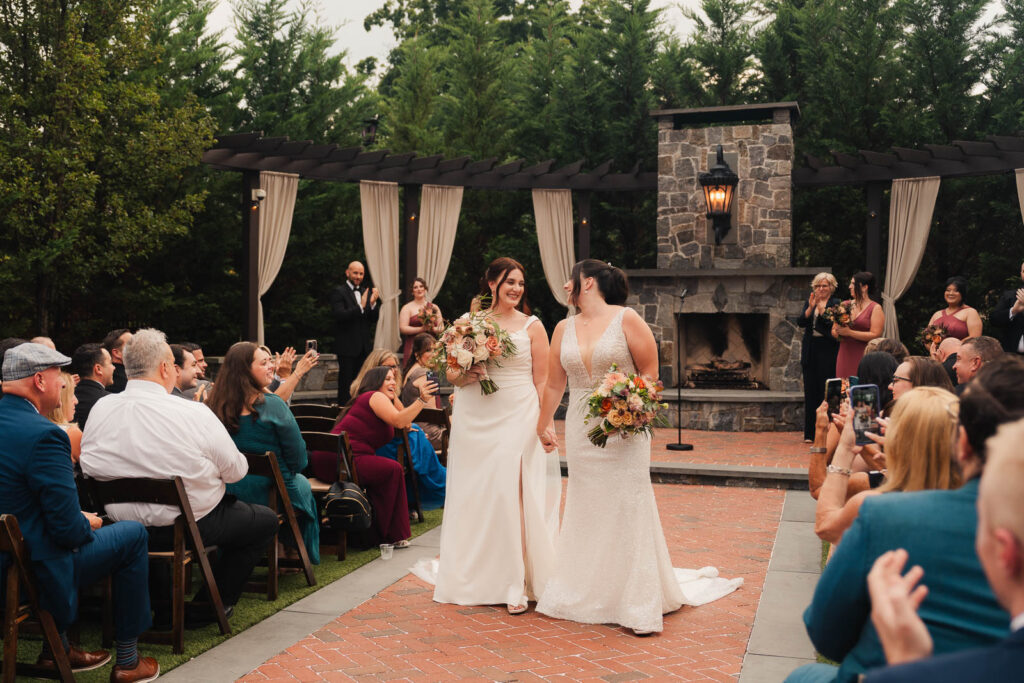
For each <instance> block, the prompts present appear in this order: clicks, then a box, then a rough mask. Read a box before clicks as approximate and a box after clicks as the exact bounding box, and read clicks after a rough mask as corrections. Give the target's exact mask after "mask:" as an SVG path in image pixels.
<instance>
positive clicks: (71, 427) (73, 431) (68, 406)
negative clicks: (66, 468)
mask: <svg viewBox="0 0 1024 683" xmlns="http://www.w3.org/2000/svg"><path fill="white" fill-rule="evenodd" d="M60 374H61V379H63V380H64V388H63V389H61V391H60V403H58V404H57V407H56V408H54V409H53V410H51V411H50V412H49V413H48V414H47V415H46V417H47V418H49V420H50V422H52V423H54V424H55V425H57V426H58V427H60V428H61V429H63V430H64V433H65V434H67V435H68V441H70V442H71V460H72V461H73V462H78V456H80V455H81V454H82V430H81V429H79V428H78V425H77V424H75V405H76V404H77V403H78V399H77V398H75V383H74V381H73V380H72V379H71V375H70V374H68V373H66V372H61V373H60Z"/></svg>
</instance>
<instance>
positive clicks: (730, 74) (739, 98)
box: [685, 0, 754, 106]
mask: <svg viewBox="0 0 1024 683" xmlns="http://www.w3.org/2000/svg"><path fill="white" fill-rule="evenodd" d="M700 7H701V11H700V12H697V11H694V10H686V12H685V15H686V16H687V17H688V18H689V19H690V20H692V21H693V22H694V24H695V30H694V32H693V34H692V35H691V36H690V43H689V52H690V54H692V55H693V59H694V61H696V63H697V64H698V68H699V70H700V71H701V72H703V74H704V82H705V86H704V87H705V98H704V104H705V105H708V106H714V105H725V104H738V103H741V102H745V101H749V99H750V97H751V95H752V94H753V87H752V86H753V83H752V81H753V80H754V79H753V76H754V71H753V66H754V63H753V59H752V52H753V44H754V38H753V29H752V22H751V20H750V19H749V18H748V15H749V14H750V12H751V10H752V8H753V3H751V2H744V1H742V0H701V3H700Z"/></svg>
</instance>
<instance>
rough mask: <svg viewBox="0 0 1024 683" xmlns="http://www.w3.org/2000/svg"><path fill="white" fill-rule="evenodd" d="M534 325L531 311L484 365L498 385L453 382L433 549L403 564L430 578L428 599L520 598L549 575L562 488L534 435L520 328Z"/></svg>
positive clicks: (527, 357)
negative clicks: (440, 517) (497, 359)
mask: <svg viewBox="0 0 1024 683" xmlns="http://www.w3.org/2000/svg"><path fill="white" fill-rule="evenodd" d="M535 324H539V321H538V320H537V318H536V317H534V316H531V317H530V318H529V319H528V320H527V321H526V324H525V325H524V326H523V328H522V329H521V330H518V331H516V332H512V333H510V336H511V338H512V341H513V342H515V344H516V349H517V351H516V354H515V355H514V356H513V357H511V358H506V359H504V360H502V362H501V367H496V366H495V365H494V364H488V368H487V372H488V374H489V375H490V377H491V379H493V380H494V382H495V383H496V384H497V385H498V391H497V392H495V393H493V394H491V395H489V396H484V395H483V394H482V393H481V392H480V385H479V384H477V383H475V382H474V383H472V384H468V385H466V386H464V387H456V389H455V393H454V396H455V407H454V409H453V413H452V433H451V440H450V442H449V444H448V475H447V486H446V491H447V494H446V499H445V507H444V521H443V523H442V525H441V556H440V560H431V561H425V562H420V563H417V565H416V566H414V567H413V568H412V571H413V573H414V574H416V575H417V576H419V577H420V578H422V579H424V580H426V581H428V582H430V583H433V584H434V586H435V588H434V600H435V601H437V602H444V603H454V604H457V605H492V604H502V603H503V604H512V605H520V604H526V601H527V600H528V599H529V600H536V599H537V596H539V595H540V594H541V593H542V592H543V590H544V586H545V584H546V582H547V579H548V577H549V576H550V574H551V569H552V563H553V562H554V552H555V551H554V539H555V536H556V534H557V533H558V504H559V498H560V496H561V486H560V482H559V481H558V474H559V473H558V469H557V467H558V461H557V457H556V458H550V457H548V455H547V454H546V453H545V452H544V449H543V447H542V446H541V444H540V440H539V439H538V438H537V434H536V425H537V417H538V415H539V413H540V403H539V400H538V398H537V390H536V388H535V386H534V384H533V358H532V353H531V350H530V337H529V334H528V332H527V331H526V330H527V328H528V327H529V326H530V325H535ZM552 462H553V463H554V468H555V469H554V487H552V486H551V481H552V477H551V466H550V463H552ZM520 482H522V499H521V500H522V505H521V506H520ZM552 488H554V489H555V490H554V491H552ZM520 511H521V513H522V521H523V525H522V526H521V524H520ZM523 526H524V527H525V538H526V552H525V553H524V552H523V543H522V538H523V535H524V533H523V530H522V529H523ZM524 555H525V562H524Z"/></svg>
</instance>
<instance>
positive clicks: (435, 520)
mask: <svg viewBox="0 0 1024 683" xmlns="http://www.w3.org/2000/svg"><path fill="white" fill-rule="evenodd" d="M442 513H443V511H442V510H428V511H426V512H424V513H423V522H421V523H419V524H413V525H412V535H413V537H416V536H419V535H420V534H422V533H425V532H427V531H430V530H431V529H434V528H436V527H437V526H439V525H440V524H441V517H442ZM378 557H380V551H379V550H378V549H376V548H373V549H370V550H361V551H352V550H350V551H349V552H348V556H347V557H346V558H345V560H344V561H343V562H339V561H338V559H337V557H336V556H335V555H331V554H327V553H321V556H320V564H318V565H313V573H314V574H315V576H316V585H315V586H309V585H307V584H306V577H305V576H304V575H303V574H301V573H299V574H287V575H284V576H282V577H280V581H279V585H280V592H279V596H278V598H277V600H274V601H273V602H270V601H268V600H267V599H266V595H265V594H264V595H259V594H256V593H245V594H244V595H243V596H242V599H241V600H239V601H238V604H237V605H235V613H234V614H233V615H232V616H231V621H230V624H231V633H230V634H229V635H221V633H220V629H219V628H218V627H217V624H210V625H208V626H204V627H203V628H198V629H191V630H187V631H186V632H185V652H183V653H182V654H180V655H176V654H173V653H172V652H171V646H170V645H154V644H152V643H139V653H140V654H141V655H143V656H147V657H156V659H157V661H159V662H160V672H161V673H166V672H167V671H170V670H171V669H173V668H174V667H176V666H179V665H181V664H184V663H185V662H187V661H188V660H190V659H192V658H193V657H196V656H198V655H200V654H202V653H203V652H206V651H207V650H209V649H210V648H212V647H214V646H215V645H218V644H220V643H222V642H224V641H225V640H227V639H228V638H230V637H231V636H232V635H236V634H238V633H241V632H242V631H244V630H246V629H247V628H249V627H250V626H253V625H254V624H257V623H259V622H261V621H263V620H264V619H266V618H267V617H269V616H271V615H273V614H276V613H277V612H280V611H281V610H282V609H284V608H285V607H287V606H288V605H290V604H292V603H293V602H296V601H298V600H300V599H302V598H304V597H306V596H307V595H309V594H311V593H315V592H316V591H317V590H319V589H321V588H323V587H324V586H326V585H328V584H330V583H332V582H334V581H336V580H338V579H340V578H341V577H343V576H345V575H346V574H348V573H350V572H352V571H355V570H356V569H358V568H360V567H362V566H363V565H365V564H368V563H369V562H371V561H373V560H375V559H377V558H378ZM256 571H257V572H259V571H261V569H260V568H257V570H256ZM193 573H194V574H196V573H197V572H193ZM100 639H101V636H100V629H99V625H98V624H93V623H85V624H82V627H81V643H80V647H82V648H84V649H86V650H95V649H99V647H100ZM40 647H41V640H40V639H39V638H38V637H36V636H28V637H25V636H22V637H21V638H19V641H18V661H21V662H29V661H35V659H36V657H37V656H38V655H39V649H40ZM112 654H113V653H112ZM272 654H274V653H271V652H268V653H267V656H268V657H269V656H271V655H272ZM112 666H113V664H112V663H111V664H108V665H107V666H104V667H101V668H99V669H95V670H93V671H83V672H82V673H79V674H75V680H76V681H82V682H83V683H102V682H104V681H107V680H109V678H110V669H111V667H112ZM18 680H33V679H26V678H20V677H19V678H18Z"/></svg>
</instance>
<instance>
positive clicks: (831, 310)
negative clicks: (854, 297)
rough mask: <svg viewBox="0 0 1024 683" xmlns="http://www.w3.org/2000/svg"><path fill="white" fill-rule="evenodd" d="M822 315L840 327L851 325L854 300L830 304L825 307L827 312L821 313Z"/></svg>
mask: <svg viewBox="0 0 1024 683" xmlns="http://www.w3.org/2000/svg"><path fill="white" fill-rule="evenodd" d="M821 317H822V318H824V319H825V320H827V321H829V322H830V323H835V324H836V325H839V326H840V327H849V326H850V320H851V318H852V317H853V302H852V301H844V302H842V303H840V304H836V305H835V306H829V307H828V308H826V309H825V312H824V313H822V314H821Z"/></svg>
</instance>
